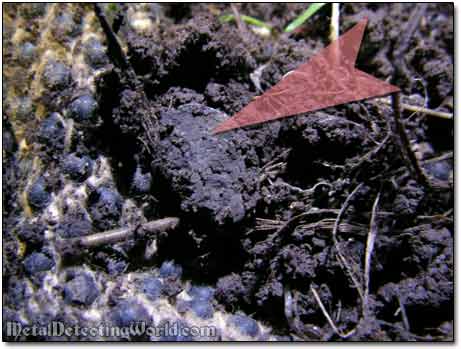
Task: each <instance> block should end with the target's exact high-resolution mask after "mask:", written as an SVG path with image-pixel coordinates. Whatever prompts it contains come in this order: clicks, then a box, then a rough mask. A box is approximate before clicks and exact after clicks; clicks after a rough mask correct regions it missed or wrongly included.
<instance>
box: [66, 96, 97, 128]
mask: <svg viewBox="0 0 461 349" xmlns="http://www.w3.org/2000/svg"><path fill="white" fill-rule="evenodd" d="M69 117H71V118H73V119H74V120H75V121H76V122H80V123H83V124H94V125H97V124H98V123H99V121H100V120H99V118H98V103H97V102H96V100H95V99H94V97H93V96H91V95H83V96H80V97H78V98H77V99H76V100H74V101H73V102H72V103H71V104H70V106H69Z"/></svg>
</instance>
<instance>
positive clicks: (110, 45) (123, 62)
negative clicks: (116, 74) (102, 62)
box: [93, 3, 130, 70]
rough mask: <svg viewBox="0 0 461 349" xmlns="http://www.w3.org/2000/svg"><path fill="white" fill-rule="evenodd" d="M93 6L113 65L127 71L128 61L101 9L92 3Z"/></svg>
mask: <svg viewBox="0 0 461 349" xmlns="http://www.w3.org/2000/svg"><path fill="white" fill-rule="evenodd" d="M93 6H94V13H95V14H96V17H97V18H98V20H99V23H100V24H101V27H102V29H103V31H104V34H105V35H106V38H107V49H108V52H109V55H110V56H111V57H112V59H113V61H114V63H115V64H116V65H117V66H118V67H119V68H122V69H124V70H127V69H129V68H130V65H129V63H128V60H127V59H126V56H125V53H124V52H123V50H122V47H121V46H120V43H119V42H118V40H117V36H116V35H115V33H114V31H113V30H112V28H111V27H110V25H109V23H108V22H107V19H106V16H105V15H104V13H103V11H102V9H101V7H100V6H99V5H98V4H96V3H94V4H93Z"/></svg>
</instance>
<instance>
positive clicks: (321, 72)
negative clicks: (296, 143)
mask: <svg viewBox="0 0 461 349" xmlns="http://www.w3.org/2000/svg"><path fill="white" fill-rule="evenodd" d="M367 21H368V20H367V19H364V20H362V21H360V22H359V23H357V24H356V25H355V26H354V27H353V28H352V29H350V30H349V31H348V32H347V33H345V34H344V35H341V36H340V37H339V38H338V39H337V40H336V41H334V42H333V43H331V44H330V45H329V46H327V47H326V48H324V49H322V50H321V51H320V52H319V53H318V54H317V55H315V56H314V57H312V58H311V59H310V60H309V61H308V62H306V63H304V64H302V65H301V66H300V67H299V68H298V69H296V70H294V71H292V72H291V73H290V74H288V75H287V76H285V77H284V78H283V79H282V80H281V81H280V82H279V83H277V84H276V85H275V86H273V87H272V88H270V89H269V90H268V91H266V92H265V93H264V94H263V95H262V96H259V97H256V99H255V100H254V101H253V102H251V103H250V104H248V105H247V106H246V107H245V108H243V109H242V110H241V111H239V112H238V113H237V114H235V115H234V116H232V117H231V118H229V119H227V120H225V121H223V122H222V123H220V124H219V125H218V126H217V127H216V128H215V129H214V130H213V133H220V132H225V131H229V130H232V129H234V128H239V127H244V126H248V125H254V124H259V123H261V122H266V121H271V120H275V119H279V118H283V117H287V116H291V115H295V114H301V113H306V112H309V111H314V110H319V109H323V108H327V107H332V106H335V105H338V104H344V103H348V102H352V101H359V100H362V99H366V98H370V97H378V96H384V95H387V94H390V93H393V92H397V91H400V89H399V88H398V87H396V86H393V85H390V84H388V83H386V82H384V81H381V80H378V79H376V78H375V77H373V76H371V75H368V74H367V73H365V72H363V71H360V70H358V69H355V67H354V65H355V61H356V59H357V54H358V52H359V49H360V44H361V42H362V38H363V33H364V31H365V27H366V25H367Z"/></svg>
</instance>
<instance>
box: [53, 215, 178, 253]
mask: <svg viewBox="0 0 461 349" xmlns="http://www.w3.org/2000/svg"><path fill="white" fill-rule="evenodd" d="M178 225H179V218H176V217H167V218H162V219H158V220H155V221H150V222H147V223H144V224H142V225H141V226H140V227H135V226H130V227H123V228H118V229H113V230H108V231H104V232H101V233H96V234H91V235H86V236H84V237H81V238H73V239H63V240H62V241H61V243H62V245H64V244H65V245H67V246H66V247H67V249H69V248H76V249H78V248H95V247H99V246H103V245H109V244H114V243H117V242H120V241H124V240H128V239H131V238H144V237H145V236H147V235H149V234H152V235H153V234H158V233H161V232H164V231H169V230H173V229H176V227H177V226H178ZM63 247H64V246H63Z"/></svg>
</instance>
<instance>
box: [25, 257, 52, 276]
mask: <svg viewBox="0 0 461 349" xmlns="http://www.w3.org/2000/svg"><path fill="white" fill-rule="evenodd" d="M53 267H54V261H53V260H52V259H51V258H49V257H47V256H46V255H44V254H43V253H40V252H34V253H32V254H31V255H30V256H28V257H27V258H26V259H25V260H24V268H25V269H26V272H27V273H28V274H29V275H34V274H36V273H38V272H41V271H47V270H50V269H51V268H53Z"/></svg>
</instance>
